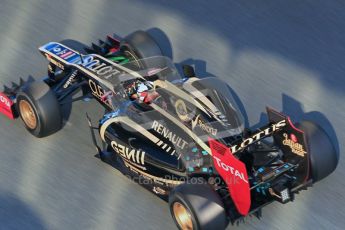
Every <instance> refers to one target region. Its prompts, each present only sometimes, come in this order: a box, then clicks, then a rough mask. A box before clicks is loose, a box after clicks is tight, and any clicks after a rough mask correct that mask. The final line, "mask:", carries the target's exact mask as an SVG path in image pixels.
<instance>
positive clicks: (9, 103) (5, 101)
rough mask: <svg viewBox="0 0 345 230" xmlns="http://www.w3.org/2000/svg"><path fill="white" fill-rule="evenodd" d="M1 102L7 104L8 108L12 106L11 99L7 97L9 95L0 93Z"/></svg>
mask: <svg viewBox="0 0 345 230" xmlns="http://www.w3.org/2000/svg"><path fill="white" fill-rule="evenodd" d="M0 102H1V104H4V105H6V107H7V108H10V107H11V101H10V100H9V99H7V97H5V96H3V95H0Z"/></svg>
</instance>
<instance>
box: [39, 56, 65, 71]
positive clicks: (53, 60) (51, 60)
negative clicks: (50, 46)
mask: <svg viewBox="0 0 345 230" xmlns="http://www.w3.org/2000/svg"><path fill="white" fill-rule="evenodd" d="M44 55H45V56H46V58H47V59H48V61H50V62H51V63H52V64H54V65H56V66H57V67H59V68H60V69H62V70H64V69H65V67H64V66H63V65H62V64H61V63H60V62H58V61H56V60H55V59H53V58H52V57H51V56H50V55H49V54H47V53H46V54H44Z"/></svg>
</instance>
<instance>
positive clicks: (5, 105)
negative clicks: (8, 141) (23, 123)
mask: <svg viewBox="0 0 345 230" xmlns="http://www.w3.org/2000/svg"><path fill="white" fill-rule="evenodd" d="M12 106H13V101H12V100H11V99H9V98H8V97H7V96H6V95H5V94H4V93H0V113H2V114H4V115H6V116H7V117H8V118H10V119H12V120H13V119H14V114H13V111H12Z"/></svg>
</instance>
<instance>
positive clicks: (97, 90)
mask: <svg viewBox="0 0 345 230" xmlns="http://www.w3.org/2000/svg"><path fill="white" fill-rule="evenodd" d="M89 87H90V89H91V93H92V95H94V96H95V97H97V98H98V99H100V100H101V101H102V102H103V103H105V104H106V105H108V106H110V107H111V100H105V99H104V96H105V95H104V90H103V89H102V87H101V86H100V85H98V84H97V83H96V82H94V81H93V80H91V79H89Z"/></svg>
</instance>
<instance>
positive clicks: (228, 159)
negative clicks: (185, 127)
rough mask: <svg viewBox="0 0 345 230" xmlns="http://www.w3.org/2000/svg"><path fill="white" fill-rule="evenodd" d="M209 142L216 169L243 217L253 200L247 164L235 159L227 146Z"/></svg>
mask: <svg viewBox="0 0 345 230" xmlns="http://www.w3.org/2000/svg"><path fill="white" fill-rule="evenodd" d="M208 141H209V144H210V148H211V151H212V157H213V163H214V167H215V168H216V170H217V172H218V173H219V174H220V176H221V177H222V179H223V180H224V181H225V183H226V184H227V186H228V189H229V192H230V195H231V198H232V200H233V202H234V204H235V206H236V208H237V211H238V212H239V213H240V214H241V215H243V216H245V215H247V214H248V212H249V210H250V204H251V199H250V188H249V183H248V175H247V170H246V166H245V164H244V163H243V162H242V161H240V160H238V159H237V158H235V157H234V156H233V154H232V153H231V150H230V149H229V148H228V147H227V146H225V145H223V144H222V143H219V142H218V141H216V140H214V139H212V138H209V140H208Z"/></svg>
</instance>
